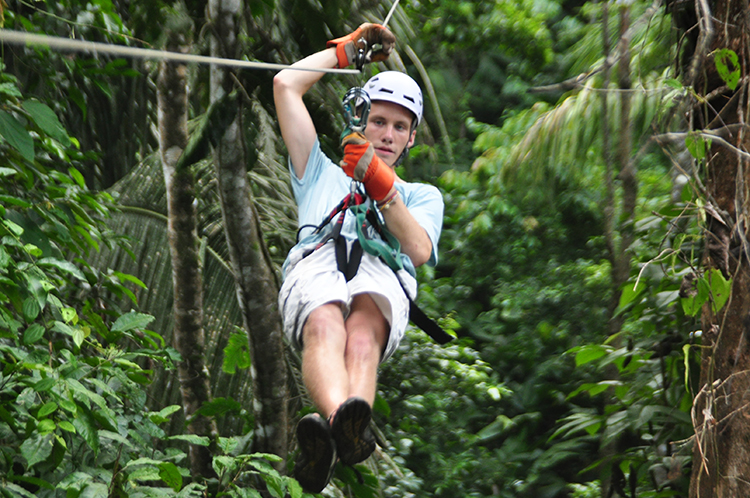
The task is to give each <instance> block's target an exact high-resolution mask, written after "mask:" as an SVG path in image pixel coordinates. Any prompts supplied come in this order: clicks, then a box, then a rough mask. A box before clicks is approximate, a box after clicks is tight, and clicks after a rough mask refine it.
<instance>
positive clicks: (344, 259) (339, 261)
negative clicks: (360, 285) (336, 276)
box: [335, 237, 362, 282]
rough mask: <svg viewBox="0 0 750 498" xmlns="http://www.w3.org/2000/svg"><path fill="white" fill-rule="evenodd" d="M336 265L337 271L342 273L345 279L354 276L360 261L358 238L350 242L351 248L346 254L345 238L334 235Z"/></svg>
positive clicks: (360, 252) (360, 253)
mask: <svg viewBox="0 0 750 498" xmlns="http://www.w3.org/2000/svg"><path fill="white" fill-rule="evenodd" d="M335 241H336V242H335V244H336V266H337V267H338V269H339V271H340V272H341V273H343V274H344V278H346V281H347V282H348V281H350V280H351V279H353V278H354V275H356V274H357V270H359V264H360V263H361V262H362V246H361V245H360V243H359V241H358V240H355V241H354V242H353V243H352V249H351V251H350V252H349V254H347V253H346V252H347V251H346V239H344V237H336V239H335Z"/></svg>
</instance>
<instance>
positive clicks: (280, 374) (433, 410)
mask: <svg viewBox="0 0 750 498" xmlns="http://www.w3.org/2000/svg"><path fill="white" fill-rule="evenodd" d="M391 6H392V4H390V3H376V2H370V1H366V0H354V1H349V2H344V1H340V0H326V1H325V2H322V3H321V2H316V1H311V0H294V1H290V0H262V1H261V0H250V1H245V2H241V1H239V0H235V1H229V0H210V1H205V0H184V1H182V2H175V3H172V2H167V1H162V0H153V1H138V0H122V1H118V0H90V1H83V0H54V1H49V0H37V1H24V0H6V1H5V2H3V1H2V0H0V24H1V25H2V28H4V29H6V30H14V31H18V32H27V33H34V34H46V35H52V36H60V37H64V38H74V39H78V40H87V41H96V42H101V43H109V44H116V45H125V46H131V47H139V48H149V49H168V50H171V51H182V52H186V53H192V54H197V55H214V56H221V57H227V58H232V59H241V60H247V61H258V62H272V63H281V64H289V63H292V62H294V61H296V60H298V59H300V58H301V57H303V56H305V55H308V54H310V53H313V52H316V51H318V50H319V49H321V48H322V47H324V46H325V42H326V40H328V39H331V38H334V37H337V36H341V35H343V34H346V33H348V32H350V31H351V30H353V29H354V28H356V27H357V26H358V25H359V24H360V23H362V22H365V21H369V22H382V21H383V19H385V17H386V15H387V13H388V12H389V10H390V8H391ZM696 8H697V9H698V10H696ZM747 19H750V16H748V15H747V5H738V4H736V3H732V2H727V1H720V0H717V1H715V2H696V3H695V4H693V3H692V2H680V1H667V2H660V1H656V2H645V1H642V0H633V1H629V2H601V1H593V2H584V1H581V0H514V1H502V2H501V1H486V2H468V1H459V0H450V1H440V2H438V1H433V0H424V1H418V0H402V1H401V2H400V4H399V5H398V6H397V8H396V9H395V11H394V15H393V17H392V18H391V19H390V21H389V25H388V26H389V28H390V29H391V30H392V31H393V32H394V34H395V35H396V36H397V40H398V43H397V46H396V53H394V55H393V56H392V57H391V58H390V59H389V61H387V62H386V63H379V64H378V65H376V66H372V67H370V66H366V67H365V68H364V70H363V73H364V74H360V75H341V74H336V75H327V76H325V77H324V78H323V80H322V81H321V83H320V84H318V85H316V87H315V88H314V89H313V90H312V91H311V92H310V93H309V94H308V95H307V96H306V99H307V103H308V106H309V107H310V109H311V110H312V113H313V117H314V119H315V122H316V125H317V128H318V131H319V133H320V134H321V142H322V144H323V147H324V149H325V150H326V151H327V152H328V153H329V154H330V155H331V157H338V156H339V155H340V150H339V145H338V137H339V135H340V131H341V130H342V129H343V127H344V115H343V112H342V108H341V98H342V97H343V95H344V93H345V92H346V90H347V89H349V88H350V87H352V86H357V85H361V84H362V83H363V82H364V81H366V79H367V78H368V77H369V76H370V75H371V74H373V73H374V72H377V71H380V70H383V69H385V68H388V69H397V70H401V71H405V72H407V73H409V74H410V75H412V76H413V77H414V78H415V79H416V80H417V81H418V82H419V83H420V84H421V85H422V88H423V89H424V92H425V104H426V105H425V118H426V119H425V123H424V124H423V125H422V126H421V127H420V129H419V132H418V138H417V142H418V145H417V146H415V147H414V148H413V149H412V150H411V153H410V157H409V158H408V160H407V161H406V162H405V163H404V165H403V166H400V167H399V168H400V169H399V175H400V176H401V177H402V178H405V179H407V180H410V181H424V182H429V183H432V184H434V185H436V186H438V187H439V188H440V190H441V192H442V193H443V196H444V199H445V203H446V216H445V220H444V229H443V234H442V237H441V240H440V244H439V249H440V261H439V264H438V265H437V266H436V267H435V268H420V290H419V303H420V305H421V306H422V307H423V308H424V309H425V310H426V311H427V313H428V314H429V315H430V316H432V317H433V318H435V319H437V320H439V322H440V323H441V325H442V326H443V327H444V328H445V329H446V330H449V331H451V333H453V334H454V335H455V336H456V339H455V340H454V341H452V342H451V343H450V344H449V345H446V346H440V345H437V344H435V343H434V342H432V341H431V340H430V339H429V338H428V337H427V336H426V335H425V334H423V333H422V332H420V331H419V330H417V329H413V330H409V331H408V334H407V338H406V340H405V341H404V343H403V344H402V346H401V347H400V349H399V351H398V352H397V354H396V355H395V356H394V357H393V358H392V359H391V360H389V361H388V362H387V363H386V364H384V366H383V369H382V373H381V377H380V389H379V393H378V399H377V401H376V406H375V415H374V422H375V425H376V429H377V433H378V437H379V440H380V446H381V447H380V448H379V449H378V451H376V453H375V455H374V456H373V458H371V459H369V460H368V461H367V462H366V464H363V465H359V466H358V467H357V469H351V468H339V469H338V470H337V473H336V475H335V478H334V480H333V483H332V485H331V486H329V487H328V488H327V489H326V490H325V492H324V493H323V494H324V496H337V497H338V496H341V497H343V496H347V497H427V496H440V497H491V496H499V497H534V498H545V497H549V498H552V497H568V496H569V497H576V498H588V497H595V496H596V497H598V496H603V497H633V498H634V497H636V496H638V497H669V496H704V497H705V496H741V495H743V494H745V493H746V491H747V487H748V484H747V482H748V480H747V476H748V475H750V459H749V458H748V455H747V454H746V453H747V452H746V451H744V453H743V450H742V449H741V448H742V444H743V443H742V441H746V440H747V439H746V437H745V436H747V434H748V431H750V425H749V424H747V422H746V418H747V408H746V407H745V404H746V403H745V401H744V397H743V394H742V393H743V392H747V390H746V387H747V385H748V378H747V377H748V376H747V375H746V372H747V371H749V370H748V364H747V363H748V361H750V360H748V353H747V344H748V342H747V341H745V339H744V330H745V329H746V328H747V327H746V319H745V317H747V316H748V310H750V306H749V305H748V304H747V303H746V301H747V300H748V299H750V292H747V289H745V286H746V285H747V284H746V282H745V281H746V280H747V277H746V276H745V273H746V270H745V269H744V263H746V262H747V259H746V258H745V255H746V254H747V253H746V251H747V247H748V245H747V244H746V237H745V232H746V228H745V227H746V224H747V221H746V220H747V218H746V215H747V209H748V207H747V205H746V204H747V203H746V199H745V197H746V192H747V191H748V190H747V188H746V187H747V186H746V183H745V177H746V176H747V172H746V171H747V159H748V157H750V156H748V151H747V149H746V145H747V137H746V136H745V135H746V133H745V131H746V130H745V128H746V124H745V123H746V122H747V116H746V106H747V100H748V95H747V92H746V91H745V90H746V88H747V65H746V62H747V58H748V57H749V56H750V55H749V53H750V50H748V48H749V47H748V39H747V36H748V35H747V34H748V33H749V32H750V30H748V29H747V22H748V21H747ZM0 49H1V50H2V61H0V137H1V140H0V215H2V223H1V224H0V236H1V237H2V238H1V239H0V303H2V306H0V358H2V364H1V366H2V370H1V372H0V493H2V495H3V496H6V497H29V496H40V497H52V496H60V497H62V496H65V497H66V498H78V497H89V496H92V497H100V496H108V497H141V496H180V497H188V496H196V497H198V496H211V497H214V496H217V497H218V496H236V497H256V496H273V497H283V496H287V495H288V496H291V497H293V498H299V497H301V496H303V493H302V490H301V489H300V487H299V485H298V484H297V483H296V481H294V480H293V479H291V478H289V477H287V474H288V471H289V468H290V467H289V466H290V465H291V462H293V457H294V455H295V452H296V448H295V442H294V438H293V437H292V435H293V429H292V428H293V427H294V424H295V422H296V420H297V419H298V417H299V416H301V415H303V414H305V413H307V412H309V411H310V410H311V407H310V403H309V402H308V401H307V399H306V397H305V392H304V388H303V387H302V386H301V384H300V381H299V373H298V368H297V367H298V358H297V357H296V355H295V353H294V352H293V351H292V350H290V349H288V348H285V347H283V345H281V343H280V338H279V337H278V325H279V319H278V316H277V311H276V309H275V304H274V301H275V292H276V291H277V289H278V280H279V275H280V273H279V268H280V264H281V263H282V262H283V260H284V258H285V255H286V252H287V250H288V249H289V248H290V247H291V246H292V245H293V243H294V239H295V231H296V213H295V209H296V208H295V206H294V202H293V199H292V196H291V193H290V189H289V185H288V173H287V170H286V155H285V151H284V148H283V143H282V141H281V139H280V135H279V133H278V128H277V127H276V124H275V114H274V109H273V98H272V78H273V76H274V71H272V70H265V69H258V70H249V69H243V70H239V69H226V68H224V69H219V68H217V67H210V66H208V65H205V64H188V65H179V64H176V63H172V64H170V63H166V62H164V61H159V60H148V59H132V58H120V57H117V56H113V55H104V54H101V53H99V54H97V53H91V52H69V51H67V52H66V51H56V50H51V49H50V48H49V47H45V46H43V45H22V44H13V43H3V44H2V45H0ZM175 150H176V151H178V153H177V154H176V155H175V154H174V151H175ZM233 192H234V194H236V193H237V192H239V195H236V196H235V197H232V195H233ZM244 246H246V247H244ZM274 348H278V349H274ZM737 393H739V394H737ZM719 404H722V405H726V406H725V407H724V408H717V406H718V405H719ZM722 410H724V411H722ZM722 438H726V439H722ZM745 446H746V444H745ZM718 448H725V450H722V451H719V450H718ZM742 476H744V477H745V479H743V478H742ZM743 490H744V491H743Z"/></svg>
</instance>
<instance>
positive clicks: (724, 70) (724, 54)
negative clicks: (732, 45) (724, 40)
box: [714, 48, 740, 91]
mask: <svg viewBox="0 0 750 498" xmlns="http://www.w3.org/2000/svg"><path fill="white" fill-rule="evenodd" d="M714 63H715V64H716V70H717V71H718V73H719V76H721V79H723V80H724V83H726V84H727V86H728V87H729V89H730V90H732V91H734V89H735V88H737V84H738V83H739V82H740V63H739V58H738V57H737V53H736V52H735V51H734V50H731V49H728V48H720V49H719V50H717V51H716V52H714Z"/></svg>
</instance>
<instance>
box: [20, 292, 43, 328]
mask: <svg viewBox="0 0 750 498" xmlns="http://www.w3.org/2000/svg"><path fill="white" fill-rule="evenodd" d="M40 311H41V309H40V308H39V303H38V302H37V301H36V299H34V298H33V297H29V298H26V299H24V301H23V316H24V318H26V321H27V322H33V321H34V320H36V317H38V316H39V312H40Z"/></svg>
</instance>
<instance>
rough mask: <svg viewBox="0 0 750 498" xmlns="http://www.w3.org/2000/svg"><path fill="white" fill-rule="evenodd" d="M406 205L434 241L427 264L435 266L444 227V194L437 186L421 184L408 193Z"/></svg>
mask: <svg viewBox="0 0 750 498" xmlns="http://www.w3.org/2000/svg"><path fill="white" fill-rule="evenodd" d="M406 207H407V208H408V209H409V212H410V213H411V215H412V216H414V219H415V220H417V223H419V225H420V226H421V227H422V228H424V229H425V231H426V232H427V236H428V237H429V238H430V241H431V242H432V254H431V255H430V259H429V261H427V264H428V265H430V266H435V265H436V264H437V262H438V241H439V240H440V232H441V231H442V229H443V210H444V203H443V196H442V195H441V194H440V190H438V189H437V187H434V186H432V185H426V184H419V188H417V189H415V190H414V191H412V192H409V193H407V195H406Z"/></svg>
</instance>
